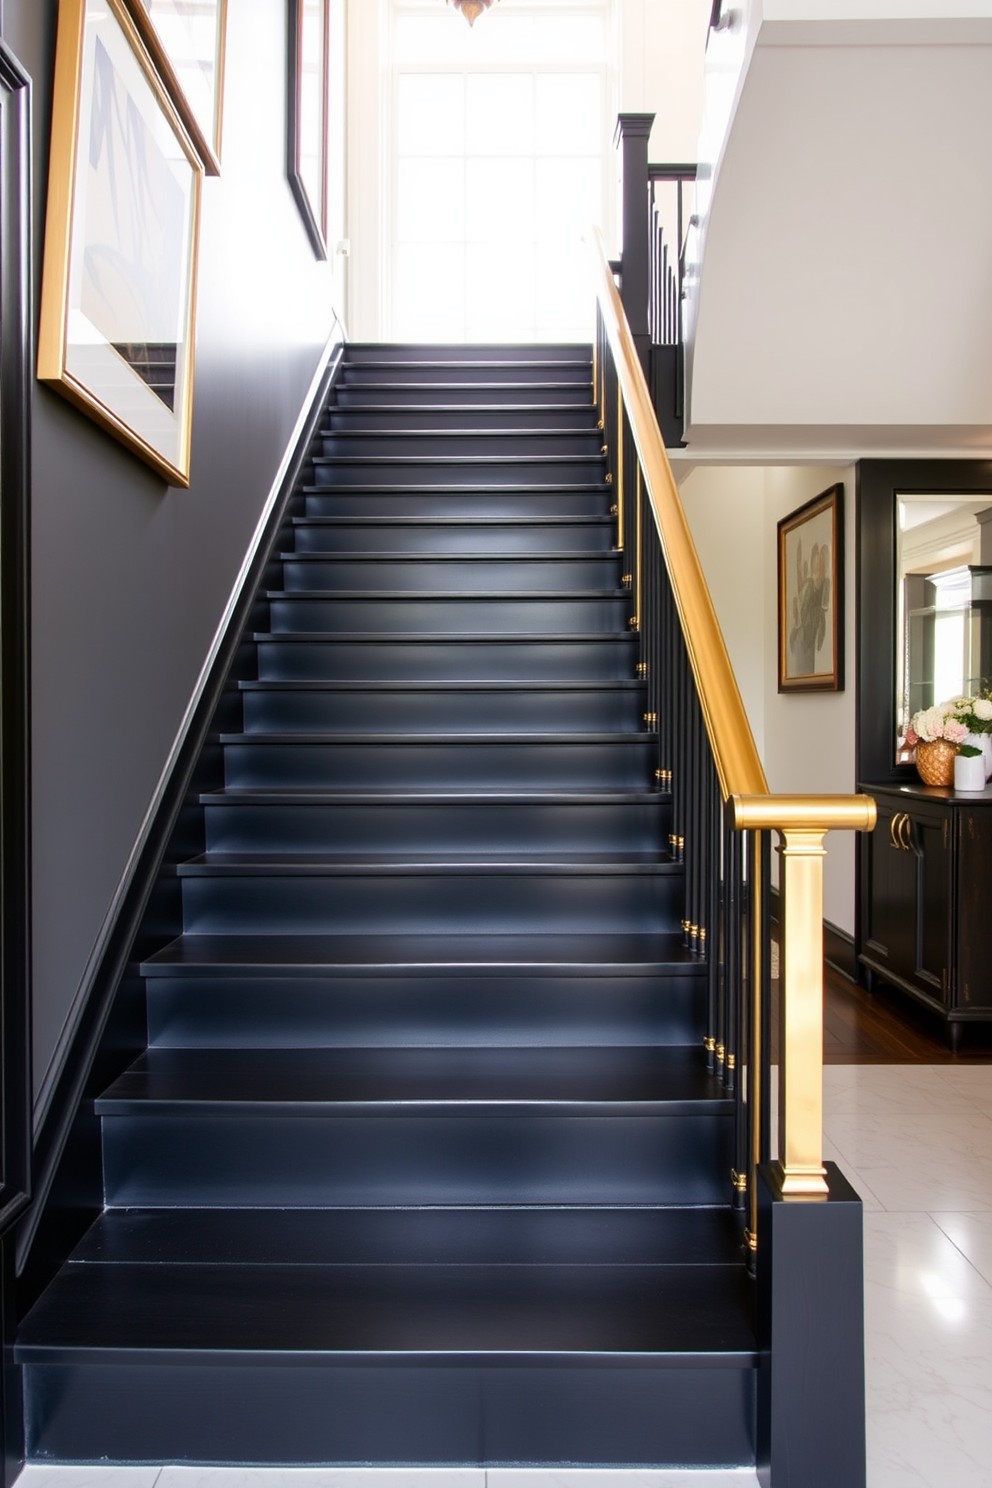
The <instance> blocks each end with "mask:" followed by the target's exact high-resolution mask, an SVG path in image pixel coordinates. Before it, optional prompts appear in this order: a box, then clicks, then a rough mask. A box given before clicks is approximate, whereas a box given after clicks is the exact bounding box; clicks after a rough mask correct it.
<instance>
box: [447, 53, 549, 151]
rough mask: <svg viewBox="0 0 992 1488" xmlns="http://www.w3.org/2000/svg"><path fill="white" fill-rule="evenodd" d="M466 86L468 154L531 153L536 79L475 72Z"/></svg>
mask: <svg viewBox="0 0 992 1488" xmlns="http://www.w3.org/2000/svg"><path fill="white" fill-rule="evenodd" d="M465 84H466V89H465V141H464V148H465V151H466V153H467V154H472V155H529V154H532V153H533V150H534V146H535V140H534V79H533V78H531V77H527V76H526V75H523V74H520V73H490V74H486V73H474V74H469V75H468V76H467V77H466V79H465ZM541 147H542V148H543V147H544V140H543V139H542V140H541Z"/></svg>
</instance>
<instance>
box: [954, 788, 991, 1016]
mask: <svg viewBox="0 0 992 1488" xmlns="http://www.w3.org/2000/svg"><path fill="white" fill-rule="evenodd" d="M956 826H957V834H958V841H957V871H956V879H957V883H956V889H957V920H958V927H959V929H958V939H957V965H956V968H955V971H956V974H955V979H954V981H955V992H956V1002H957V1005H958V1006H959V1007H962V1008H972V1009H975V1010H978V1009H988V1008H992V892H990V886H992V811H990V810H989V808H986V809H985V810H982V811H962V812H960V813H959V816H958V820H957V824H956Z"/></svg>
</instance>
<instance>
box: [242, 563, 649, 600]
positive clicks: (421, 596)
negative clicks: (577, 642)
mask: <svg viewBox="0 0 992 1488" xmlns="http://www.w3.org/2000/svg"><path fill="white" fill-rule="evenodd" d="M294 556H295V555H294ZM321 556H322V557H323V558H324V559H325V560H326V559H327V558H328V557H329V556H330V555H329V554H326V553H325V554H322V555H321ZM371 556H372V557H373V558H376V559H378V560H381V561H382V562H384V563H388V562H391V561H392V559H391V557H387V556H386V555H385V554H383V553H373V554H372V555H371ZM518 556H519V555H517V554H515V553H508V554H506V557H508V558H510V559H511V560H512V561H514V562H515V561H516V559H517V557H518ZM542 556H543V555H542ZM591 556H593V557H597V556H605V557H607V558H609V557H612V556H613V555H612V554H610V553H607V554H605V555H598V554H592V555H591ZM495 557H496V555H495V554H493V555H491V558H495ZM265 598H266V599H277V600H280V601H282V600H286V599H300V600H314V599H322V600H332V601H333V600H340V601H342V602H343V603H344V604H350V603H351V601H352V600H355V599H361V600H378V601H381V600H389V602H390V603H391V604H396V603H404V602H406V601H409V602H410V603H412V604H421V603H422V602H423V601H424V600H430V601H431V603H433V604H437V603H440V602H442V601H450V602H452V603H454V604H464V603H465V602H466V601H468V602H470V603H472V604H488V602H489V601H490V600H499V601H504V600H519V601H520V602H521V603H523V604H530V603H532V602H533V601H535V600H536V601H538V602H539V603H540V602H542V601H543V602H545V603H549V604H558V603H560V602H561V601H562V600H564V599H567V600H586V599H587V600H593V601H596V602H599V601H602V600H604V599H610V600H615V599H631V598H632V595H631V591H630V590H629V589H338V590H334V589H267V590H266V591H265Z"/></svg>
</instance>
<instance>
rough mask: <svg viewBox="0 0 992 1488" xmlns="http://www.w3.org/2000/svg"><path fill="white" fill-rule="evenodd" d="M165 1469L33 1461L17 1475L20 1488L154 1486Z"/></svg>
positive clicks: (142, 1487)
mask: <svg viewBox="0 0 992 1488" xmlns="http://www.w3.org/2000/svg"><path fill="white" fill-rule="evenodd" d="M161 1472H162V1469H161V1467H114V1466H112V1465H111V1464H109V1463H106V1462H97V1463H94V1464H93V1465H92V1466H85V1467H76V1466H73V1465H68V1466H66V1465H64V1464H62V1463H53V1464H49V1463H47V1462H45V1463H42V1462H29V1463H28V1465H27V1467H25V1468H24V1469H23V1471H22V1472H21V1473H20V1475H19V1476H18V1478H17V1488H153V1485H154V1483H155V1480H156V1479H157V1478H158V1477H160V1476H161Z"/></svg>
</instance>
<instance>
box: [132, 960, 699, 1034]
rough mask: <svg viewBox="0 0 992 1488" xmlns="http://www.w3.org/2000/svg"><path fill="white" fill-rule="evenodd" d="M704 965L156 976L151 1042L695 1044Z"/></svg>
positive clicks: (150, 998) (151, 1001) (150, 996)
mask: <svg viewBox="0 0 992 1488" xmlns="http://www.w3.org/2000/svg"><path fill="white" fill-rule="evenodd" d="M705 998H706V982H705V979H704V978H703V977H702V976H701V975H685V976H666V977H660V976H654V977H638V976H629V977H608V976H604V977H602V978H593V977H574V976H573V977H569V976H565V975H559V976H556V977H533V976H532V977H527V976H515V977H495V976H489V977H483V976H467V975H462V976H457V977H440V978H437V977H429V976H421V977H403V978H398V977H361V978H358V979H355V978H348V977H346V976H341V977H334V978H331V977H323V978H321V977H304V978H300V977H297V978H292V977H240V978H238V977H205V976H189V977H182V978H173V977H152V978H150V979H149V983H148V1033H149V1040H150V1042H151V1043H152V1044H153V1045H154V1046H155V1047H157V1048H163V1049H164V1048H173V1049H183V1048H189V1049H204V1048H211V1047H214V1048H218V1049H238V1048H241V1049H246V1048H256V1049H267V1048H268V1049H320V1048H348V1047H352V1048H377V1047H399V1046H402V1047H405V1048H415V1047H417V1046H418V1045H429V1046H430V1047H432V1048H445V1047H454V1048H473V1047H489V1048H492V1047H499V1046H507V1047H516V1048H520V1047H526V1046H531V1045H539V1046H541V1047H556V1048H561V1047H565V1046H569V1045H579V1046H583V1047H588V1046H591V1045H595V1044H605V1045H611V1046H614V1047H618V1046H621V1045H625V1044H637V1045H654V1044H659V1043H665V1044H670V1045H673V1044H674V1045H690V1046H696V1045H697V1044H698V1041H699V1028H700V1027H701V1019H702V1017H703V1015H704V1013H705V1006H704V1004H705Z"/></svg>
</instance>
